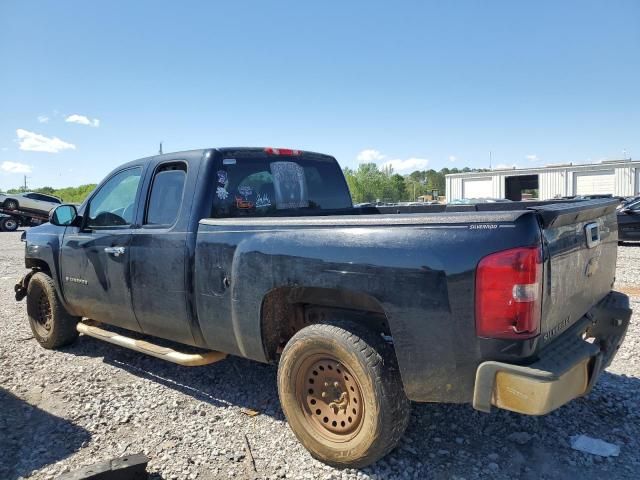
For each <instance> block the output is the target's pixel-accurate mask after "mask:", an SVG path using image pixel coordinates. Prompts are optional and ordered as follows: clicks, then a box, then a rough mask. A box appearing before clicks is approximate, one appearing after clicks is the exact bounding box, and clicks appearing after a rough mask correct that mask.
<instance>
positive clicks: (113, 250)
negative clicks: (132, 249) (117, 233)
mask: <svg viewBox="0 0 640 480" xmlns="http://www.w3.org/2000/svg"><path fill="white" fill-rule="evenodd" d="M125 250H126V249H125V248H124V247H105V249H104V251H105V253H108V254H110V255H113V256H114V257H119V256H120V255H124V252H125Z"/></svg>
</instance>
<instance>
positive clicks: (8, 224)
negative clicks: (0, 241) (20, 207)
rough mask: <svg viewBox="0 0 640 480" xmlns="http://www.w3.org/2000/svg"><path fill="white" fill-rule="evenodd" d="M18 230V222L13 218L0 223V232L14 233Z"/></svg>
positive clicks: (4, 219)
mask: <svg viewBox="0 0 640 480" xmlns="http://www.w3.org/2000/svg"><path fill="white" fill-rule="evenodd" d="M17 229H18V221H17V220H16V219H15V218H11V217H7V218H3V219H2V221H1V222H0V230H2V231H4V232H15V231H16V230H17Z"/></svg>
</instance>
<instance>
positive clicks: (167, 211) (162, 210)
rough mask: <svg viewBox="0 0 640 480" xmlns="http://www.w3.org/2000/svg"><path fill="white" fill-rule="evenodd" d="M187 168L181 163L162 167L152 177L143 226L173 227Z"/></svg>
mask: <svg viewBox="0 0 640 480" xmlns="http://www.w3.org/2000/svg"><path fill="white" fill-rule="evenodd" d="M186 179H187V166H186V165H185V164H184V163H182V162H177V163H171V164H168V165H162V166H161V167H160V168H159V169H158V170H157V172H156V174H155V176H154V177H153V184H152V186H151V195H149V201H148V203H147V213H146V216H145V221H144V224H145V225H167V226H170V225H173V224H174V223H175V222H176V220H177V219H178V213H179V212H180V206H181V205H182V196H183V193H184V184H185V180H186Z"/></svg>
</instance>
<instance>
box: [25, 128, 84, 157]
mask: <svg viewBox="0 0 640 480" xmlns="http://www.w3.org/2000/svg"><path fill="white" fill-rule="evenodd" d="M16 134H17V135H18V140H19V141H20V150H26V151H29V152H49V153H58V152H60V151H62V150H75V149H76V146H75V145H74V144H72V143H68V142H65V141H63V140H60V139H59V138H58V137H53V138H49V137H45V136H44V135H40V134H38V133H34V132H30V131H28V130H23V129H22V128H19V129H17V130H16Z"/></svg>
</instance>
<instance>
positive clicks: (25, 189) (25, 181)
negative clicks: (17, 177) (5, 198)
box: [23, 175, 27, 192]
mask: <svg viewBox="0 0 640 480" xmlns="http://www.w3.org/2000/svg"><path fill="white" fill-rule="evenodd" d="M23 188H24V191H25V192H26V191H27V176H26V175H24V187H23Z"/></svg>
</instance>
